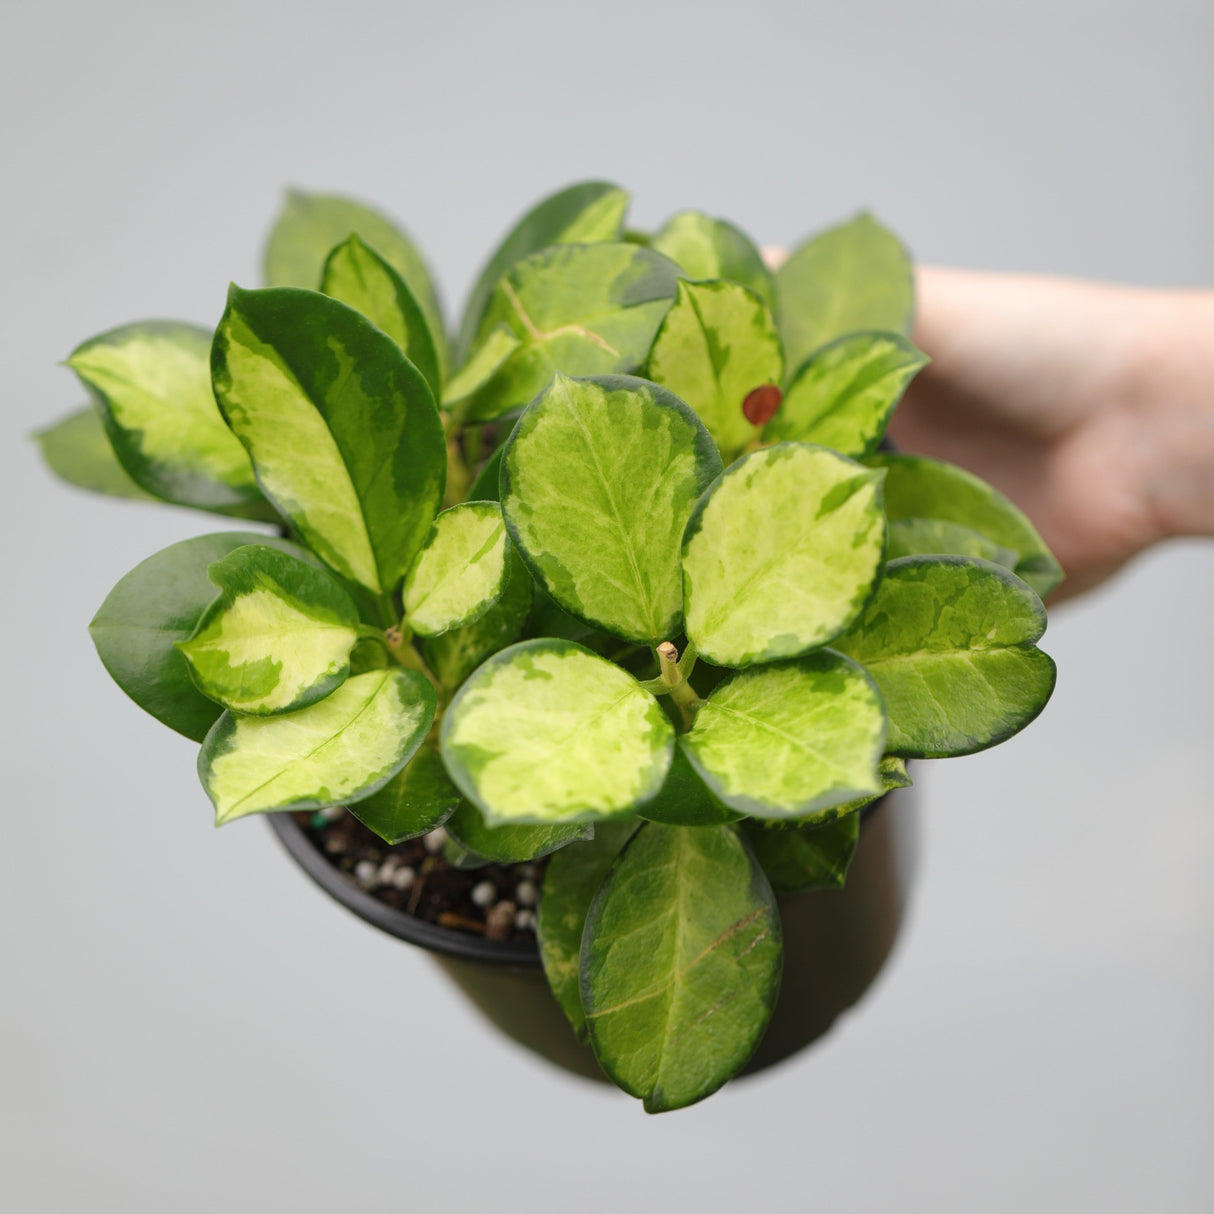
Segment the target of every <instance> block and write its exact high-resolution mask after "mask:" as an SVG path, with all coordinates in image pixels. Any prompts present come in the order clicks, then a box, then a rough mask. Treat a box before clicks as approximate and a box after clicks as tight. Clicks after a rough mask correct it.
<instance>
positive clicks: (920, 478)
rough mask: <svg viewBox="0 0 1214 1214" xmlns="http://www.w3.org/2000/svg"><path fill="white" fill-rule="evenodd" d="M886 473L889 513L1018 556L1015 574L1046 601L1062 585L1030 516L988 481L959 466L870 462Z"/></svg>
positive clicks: (907, 460)
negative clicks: (967, 532) (951, 528)
mask: <svg viewBox="0 0 1214 1214" xmlns="http://www.w3.org/2000/svg"><path fill="white" fill-rule="evenodd" d="M868 463H869V464H870V465H872V466H873V467H875V468H885V469H886V471H887V476H886V478H885V511H886V514H887V515H888V516H889V520H890V522H895V521H897V520H899V519H924V518H930V519H942V520H944V521H945V522H948V523H959V524H960V525H961V526H963V527H969V528H970V529H971V530H973V531H977V532H978V533H979V534H980V535H983V536H985V537H986V538H987V539H988V540H991V541H992V542H993V543H995V544H998V545H999V546H1000V547H1002V548H1010V549H1012V550H1013V551H1014V552H1016V553H1017V554H1018V556H1017V560H1016V563H1015V565H1014V566H1013V567H1012V572H1013V573H1015V574H1016V576H1017V577H1018V578H1020V580H1021V581H1024V582H1028V584H1029V585H1030V586H1032V588H1033V589H1034V590H1035V591H1036V592H1037V593H1038V594H1039V595H1040V596H1041V597H1042V598H1045V596H1046V595H1047V594H1049V592H1050V591H1051V590H1053V589H1054V587H1055V586H1057V585H1058V584H1059V583H1060V582H1061V581H1062V576H1063V574H1062V566H1061V565H1059V564H1058V561H1057V560H1056V558H1055V557H1054V554H1053V553H1052V552H1051V551H1050V550H1049V548H1047V547H1046V544H1045V541H1044V540H1043V539H1042V538H1041V536H1040V535H1039V534H1038V533H1037V529H1036V527H1034V526H1033V524H1032V523H1030V522H1029V520H1028V518H1027V517H1026V516H1025V514H1024V512H1023V511H1021V510H1020V508H1019V507H1017V506H1015V505H1013V504H1012V502H1011V501H1009V500H1008V499H1007V498H1006V497H1004V496H1003V494H1002V493H1000V492H998V490H996V489H992V488H991V486H990V485H988V484H987V483H986V482H985V481H983V480H979V478H978V477H976V476H973V475H971V474H970V473H969V472H966V471H965V470H964V469H962V468H958V467H956V466H955V465H953V464H946V463H944V462H943V461H942V460H937V459H929V458H927V457H926V456H919V455H885V454H882V453H878V454H876V455H873V456H871V457H870V458H869V460H868Z"/></svg>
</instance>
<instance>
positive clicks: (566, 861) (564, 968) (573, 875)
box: [535, 818, 640, 1042]
mask: <svg viewBox="0 0 1214 1214" xmlns="http://www.w3.org/2000/svg"><path fill="white" fill-rule="evenodd" d="M639 825H640V823H639V822H637V821H636V820H635V819H633V818H625V819H624V820H623V821H619V822H599V823H596V824H595V827H594V838H592V839H587V840H586V841H585V842H581V843H571V844H570V845H569V846H568V847H562V848H561V850H560V851H558V852H557V853H556V854H555V855H554V856H553V857H552V859H551V860H549V861H548V864H547V867H546V868H545V869H544V884H543V889H542V891H541V893H540V908H539V914H538V916H537V920H538V922H537V923H536V928H535V934H536V941H537V943H538V944H539V947H540V961H541V962H543V965H544V977H545V978H547V979H548V985H549V987H551V989H552V993H553V995H554V996H555V997H556V1001H557V1003H559V1004H560V1005H561V1010H562V1011H563V1012H564V1013H565V1015H566V1016H567V1017H568V1019H569V1023H570V1025H571V1026H572V1027H573V1032H574V1036H576V1037H577V1039H578V1040H579V1041H581V1042H586V1041H588V1040H589V1035H588V1033H587V1030H586V1014H585V1013H584V1012H583V1011H582V991H581V984H580V982H579V980H578V959H579V957H580V956H581V951H582V930H583V928H584V927H585V926H586V914H587V912H588V911H589V910H590V903H591V902H592V901H593V900H594V895H595V894H596V893H597V892H598V888H599V886H600V885H602V883H603V879H604V878H605V877H606V876H607V874H608V872H609V871H610V870H611V866H612V864H613V863H614V862H615V858H616V856H618V855H619V854H620V851H621V850H622V849H623V847H624V845H625V844H626V843H627V842H628V840H629V839H631V838H632V836H633V834H634V833H635V832H636V829H637V827H638V826H639Z"/></svg>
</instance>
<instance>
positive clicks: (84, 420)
mask: <svg viewBox="0 0 1214 1214" xmlns="http://www.w3.org/2000/svg"><path fill="white" fill-rule="evenodd" d="M34 438H36V439H37V440H38V445H39V446H40V447H41V448H42V458H43V459H44V460H45V461H46V465H47V467H48V468H50V470H51V471H52V472H53V473H54V474H55V475H56V476H57V477H59V479H60V480H64V481H67V483H68V484H69V485H76V486H78V487H79V488H81V489H89V490H91V491H92V492H93V493H104V494H106V495H107V496H108V497H129V498H134V499H136V500H137V501H144V502H158V501H160V500H161V499H160V498H157V497H153V496H152V495H151V494H150V493H148V492H147V491H146V490H144V489H141V488H140V487H139V486H138V485H137V484H135V482H134V481H133V480H131V478H130V475H129V474H128V473H127V470H126V469H125V468H124V467H123V466H122V465H121V464H120V463H119V462H118V457H117V456H116V455H115V454H114V448H113V446H112V445H111V444H110V439H109V435H108V434H106V432H105V423H104V422H103V421H102V420H101V414H100V412H99V411H98V410H97V409H95V408H93V406H92V405H85V406H84V408H83V409H77V410H76V412H75V413H70V414H69V415H68V416H67V417H65V418H64V419H63V420H62V421H59V422H56V423H55V424H54V425H53V426H48V427H47V428H46V429H45V430H39V431H37V432H36V433H35V434H34Z"/></svg>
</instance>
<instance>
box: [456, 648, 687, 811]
mask: <svg viewBox="0 0 1214 1214" xmlns="http://www.w3.org/2000/svg"><path fill="white" fill-rule="evenodd" d="M673 746H674V730H673V728H672V727H671V724H670V722H669V721H668V720H667V719H666V714H665V713H664V712H663V711H662V709H661V708H660V707H659V705H658V702H657V701H656V700H655V699H654V698H653V696H651V695H650V694H649V693H648V692H647V691H644V690H642V689H641V687H640V685H639V684H638V683H637V681H636V680H635V679H634V678H633V677H632V675H630V674H629V673H628V672H627V671H625V670H621V669H620V667H618V666H615V665H613V664H612V663H611V662H607V661H604V660H603V659H602V658H600V657H598V656H597V655H595V654H593V653H591V652H590V651H589V650H586V649H583V648H582V647H581V646H580V645H574V644H572V643H570V642H568V641H559V640H547V639H545V640H534V641H522V642H520V643H519V644H517V645H512V646H510V648H509V649H504V650H502V652H501V653H498V654H496V655H494V656H493V657H492V658H490V659H489V660H488V661H487V662H485V663H484V665H482V666H481V667H480V668H479V669H478V670H477V671H476V673H475V674H473V675H472V676H471V678H469V679H468V680H467V682H465V683H464V685H463V686H462V687H461V688H460V690H459V692H458V693H457V694H456V696H455V698H454V699H453V700H452V701H451V705H450V707H449V708H448V709H447V712H446V715H445V716H444V718H443V728H442V749H443V761H444V762H445V763H446V765H447V770H448V772H450V774H451V778H452V779H453V780H454V781H455V783H456V784H457V785H458V786H459V788H460V790H461V791H462V792H463V793H464V795H465V796H466V797H468V799H469V800H471V801H473V802H474V803H475V804H476V805H477V806H478V807H479V808H480V809H481V811H482V812H483V813H484V815H485V817H486V818H487V820H488V822H489V824H490V825H492V826H497V825H504V824H506V823H511V822H570V821H584V820H588V819H594V818H606V817H613V816H619V815H623V814H627V813H630V812H631V811H632V810H633V809H634V808H636V807H637V806H638V805H640V804H643V803H644V802H645V801H647V800H649V799H650V798H651V797H653V796H654V795H655V794H656V793H657V791H658V789H660V788H661V786H662V781H663V780H664V779H665V778H666V772H667V769H668V768H669V766H670V755H671V750H672V748H673Z"/></svg>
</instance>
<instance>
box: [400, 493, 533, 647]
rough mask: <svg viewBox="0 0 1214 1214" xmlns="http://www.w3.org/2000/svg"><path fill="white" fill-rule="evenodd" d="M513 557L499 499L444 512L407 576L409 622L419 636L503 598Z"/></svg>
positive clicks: (463, 621) (460, 623)
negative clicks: (498, 503) (510, 560)
mask: <svg viewBox="0 0 1214 1214" xmlns="http://www.w3.org/2000/svg"><path fill="white" fill-rule="evenodd" d="M509 557H510V541H509V539H508V538H507V536H506V527H505V524H504V523H503V522H502V511H501V508H500V507H499V506H498V505H496V503H493V502H465V503H463V504H462V505H459V506H452V507H451V509H450V510H444V511H443V512H442V514H440V515H439V516H438V518H436V519H435V520H434V527H433V529H432V530H431V532H430V535H429V536H428V537H427V539H426V542H425V543H424V544H423V545H422V548H421V551H420V552H419V553H418V554H417V557H416V559H415V560H414V562H413V565H412V567H411V568H410V569H409V573H408V575H407V576H406V578H405V619H406V621H407V622H408V624H409V626H410V627H411V628H412V629H413V631H414V632H415V633H417V634H418V635H419V636H437V635H439V634H440V633H443V632H448V631H450V630H451V629H452V628H463V627H464V626H465V625H467V624H471V623H472V622H473V621H474V620H477V619H479V618H480V617H481V616H483V615H484V614H485V612H487V611H488V610H489V609H490V608H491V607H492V606H493V604H494V603H496V602H497V601H498V599H500V598H501V596H502V592H503V590H504V589H505V585H506V575H507V571H508V569H509V563H508V562H509Z"/></svg>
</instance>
